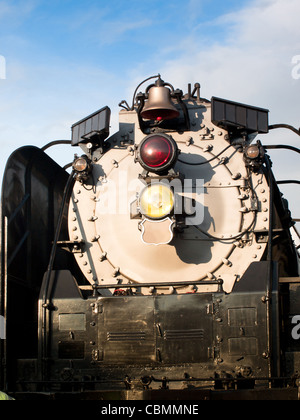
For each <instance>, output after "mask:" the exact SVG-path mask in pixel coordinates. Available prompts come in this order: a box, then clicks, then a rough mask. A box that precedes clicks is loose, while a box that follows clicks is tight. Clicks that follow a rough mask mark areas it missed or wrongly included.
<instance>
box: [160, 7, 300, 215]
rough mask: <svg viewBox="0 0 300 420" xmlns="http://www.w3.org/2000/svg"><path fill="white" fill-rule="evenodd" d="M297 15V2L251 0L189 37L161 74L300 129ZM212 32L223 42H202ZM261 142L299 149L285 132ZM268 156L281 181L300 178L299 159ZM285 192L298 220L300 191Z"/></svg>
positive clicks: (286, 154)
mask: <svg viewBox="0 0 300 420" xmlns="http://www.w3.org/2000/svg"><path fill="white" fill-rule="evenodd" d="M299 15H300V2H299V0H256V1H253V2H251V3H250V4H249V5H248V6H247V7H245V8H243V9H241V10H239V11H237V12H232V13H229V14H227V15H224V16H222V17H219V18H217V19H216V20H214V21H212V22H209V23H206V25H205V27H204V28H203V27H202V26H200V27H198V32H195V31H194V32H193V33H192V34H188V36H187V37H186V39H183V40H182V42H181V45H180V47H182V49H181V53H180V54H179V55H177V56H176V54H175V52H174V56H175V58H174V59H170V60H169V61H168V62H166V63H165V64H164V65H163V66H162V68H160V69H159V71H160V72H161V74H162V77H163V78H165V79H167V81H169V82H170V83H172V84H174V85H175V87H180V88H181V89H183V90H184V88H185V86H186V85H187V82H192V83H195V82H200V84H201V86H202V89H201V94H202V96H204V97H207V98H210V97H211V96H220V97H224V98H227V99H231V100H235V101H239V102H244V103H249V104H251V105H254V106H259V107H264V108H267V109H269V110H270V124H275V123H286V124H291V125H294V126H296V128H299V126H300V112H299V108H300V104H299V91H300V79H297V78H295V77H293V68H294V66H295V65H296V64H295V63H294V62H293V57H294V56H297V55H300V42H299V40H300V25H299ZM208 27H209V28H210V30H212V29H213V28H216V30H220V29H222V31H223V32H224V38H223V40H221V41H220V40H219V41H218V42H216V41H214V42H212V41H210V42H206V43H205V42H203V40H204V39H205V30H207V29H208ZM201 29H202V30H203V31H204V33H203V32H201V31H200V30H201ZM295 71H296V70H295V69H294V73H295ZM299 73H300V71H299ZM297 74H298V73H297ZM261 140H262V141H263V142H264V144H276V143H277V144H278V143H281V144H282V143H283V144H292V145H294V146H296V147H299V144H300V143H299V140H300V139H299V137H297V135H295V134H293V133H291V132H289V131H285V130H278V131H270V133H269V134H268V135H266V136H261ZM270 154H271V157H272V160H273V163H274V165H273V169H274V172H275V174H276V175H277V177H278V178H279V179H290V178H292V179H293V178H296V179H299V174H300V171H299V155H295V154H292V153H291V152H278V151H274V152H270ZM282 190H283V191H284V192H285V191H286V192H287V194H288V197H287V198H288V199H289V201H290V206H291V208H292V210H293V214H294V217H298V218H299V217H300V210H298V209H299V208H300V198H299V197H300V195H299V186H294V187H282ZM291 191H293V194H292V195H291ZM297 212H298V214H297Z"/></svg>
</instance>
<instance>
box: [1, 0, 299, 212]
mask: <svg viewBox="0 0 300 420" xmlns="http://www.w3.org/2000/svg"><path fill="white" fill-rule="evenodd" d="M299 15H300V2H299V0H226V1H224V0H223V1H221V0H187V1H186V2H182V1H181V0H180V1H179V0H165V1H158V0H148V1H147V0H143V1H141V0H139V1H138V0H126V1H125V0H110V1H109V2H107V1H104V0H85V1H79V0H60V1H58V0H51V1H50V0H25V1H24V0H0V56H1V57H2V63H3V59H4V60H5V73H6V78H5V79H4V78H2V79H1V69H0V146H1V155H2V158H1V161H0V181H1V177H2V173H3V170H4V165H5V161H6V160H7V158H8V156H9V155H10V153H11V152H12V151H13V150H15V149H16V148H18V147H20V146H23V145H24V144H33V145H36V146H39V147H41V146H43V145H44V144H46V143H48V142H49V141H51V140H55V139H69V138H70V135H71V132H70V127H71V125H72V124H73V123H75V122H76V121H78V120H79V119H81V118H83V117H85V116H86V115H88V114H90V113H92V112H94V111H95V110H97V109H99V108H101V107H103V106H105V105H108V106H109V107H110V108H111V110H112V130H116V129H117V121H118V112H119V108H118V103H119V102H120V101H121V100H122V99H126V100H127V101H131V98H132V94H133V91H134V89H135V87H136V86H137V84H138V83H139V82H141V81H142V80H143V79H145V78H146V77H149V76H151V75H153V74H157V73H160V74H161V75H162V78H163V79H164V80H166V81H168V82H170V83H172V84H173V85H174V86H175V88H177V87H178V88H180V89H182V90H183V91H186V90H187V84H188V83H192V84H193V83H195V82H200V83H201V93H202V95H203V96H204V97H207V98H210V97H211V96H221V97H225V98H227V99H232V100H237V101H241V102H244V103H249V104H252V105H255V106H261V107H265V108H268V109H270V122H271V123H278V122H285V123H289V124H293V125H295V126H296V127H299V126H300V112H299V108H300V105H299V97H300V95H299V93H300V70H299V73H295V72H294V73H292V70H293V66H294V67H295V64H292V60H293V57H297V56H298V55H299V56H300V25H299V21H298V19H299ZM299 62H300V58H299ZM294 63H295V60H294ZM0 66H1V61H0ZM2 67H3V64H2ZM292 74H294V75H295V74H296V75H298V74H299V79H298V78H295V77H292ZM282 135H283V133H282V132H277V133H275V132H274V133H272V134H270V135H268V137H267V138H266V140H265V141H264V142H265V143H270V142H272V143H274V144H275V143H278V142H280V143H282V142H283V141H285V142H287V143H289V144H294V145H297V146H298V145H299V138H297V136H295V135H293V134H290V133H284V136H283V137H282ZM262 140H264V139H262ZM76 151H77V150H74V148H71V149H64V150H63V151H60V149H58V150H57V151H54V152H53V153H54V157H55V159H58V160H59V162H60V163H61V164H65V163H67V162H68V161H69V160H72V158H73V155H74V153H75V152H76ZM50 153H52V151H51V152H50ZM276 153H277V152H274V156H273V159H274V167H275V170H276V172H277V173H278V177H280V178H295V177H299V169H298V168H299V161H298V157H297V156H296V157H293V156H290V155H285V154H280V156H279V154H276ZM285 188H286V192H287V194H288V195H291V196H292V200H291V201H293V199H294V197H295V196H299V190H298V188H299V187H296V188H297V189H296V190H294V189H290V187H285ZM299 205H300V201H299V200H298V201H296V204H293V203H292V207H294V208H295V210H297V209H298V208H299ZM295 217H300V211H299V212H298V214H297V215H295Z"/></svg>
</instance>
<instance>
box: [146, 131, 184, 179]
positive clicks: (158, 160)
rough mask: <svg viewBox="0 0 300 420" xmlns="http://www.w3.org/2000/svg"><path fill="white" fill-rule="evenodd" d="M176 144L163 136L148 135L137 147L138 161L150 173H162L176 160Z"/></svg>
mask: <svg viewBox="0 0 300 420" xmlns="http://www.w3.org/2000/svg"><path fill="white" fill-rule="evenodd" d="M177 155H178V148H177V144H176V142H175V141H174V140H173V139H172V138H171V137H170V136H167V135H165V134H150V136H147V137H146V138H145V139H144V140H142V142H141V143H140V145H139V147H138V160H139V162H140V164H141V165H142V166H143V168H145V169H147V170H148V171H150V172H163V171H166V170H167V169H169V168H170V167H171V166H172V165H173V164H174V163H175V160H176V159H177Z"/></svg>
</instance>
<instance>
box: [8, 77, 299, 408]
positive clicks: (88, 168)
mask: <svg viewBox="0 0 300 420" xmlns="http://www.w3.org/2000/svg"><path fill="white" fill-rule="evenodd" d="M150 80H151V81H150ZM147 82H148V83H150V84H149V85H148V86H147V88H146V89H145V91H144V92H143V91H141V92H139V89H140V88H141V86H142V85H143V84H145V83H147ZM119 105H120V107H121V108H122V109H121V111H120V113H119V131H118V132H117V133H115V134H113V135H111V136H110V133H109V129H110V114H111V111H110V109H109V108H108V107H104V108H102V109H100V110H99V111H97V112H95V113H94V114H92V115H89V116H88V117H86V118H84V119H82V120H80V121H78V122H77V123H75V124H74V125H73V126H72V128H71V132H72V138H71V140H70V141H67V143H70V145H71V147H74V148H75V150H76V152H77V154H75V157H74V161H73V162H72V163H71V164H69V165H68V164H66V166H65V167H64V168H62V167H61V166H60V165H58V164H57V163H56V162H55V161H54V160H53V159H51V158H50V157H49V156H48V155H47V153H46V150H47V148H48V147H50V146H54V145H56V144H57V143H60V142H59V141H58V142H52V143H50V144H48V145H46V146H45V147H44V148H42V149H40V148H37V147H33V146H25V147H22V148H20V149H18V150H16V151H15V152H14V153H13V154H12V155H11V157H10V158H9V160H8V162H7V164H6V169H5V172H4V177H3V187H2V197H1V198H2V199H1V290H0V292H1V293H0V298H1V301H0V310H1V312H0V313H1V315H2V317H3V319H5V321H6V334H5V337H1V338H2V339H1V347H0V352H1V353H0V355H1V361H2V363H1V367H0V369H1V377H0V380H1V384H0V388H1V389H2V390H5V391H7V392H9V393H11V394H12V395H14V396H15V397H16V398H19V399H22V398H24V399H26V397H28V396H29V395H30V396H32V395H35V396H36V397H39V398H41V399H42V398H45V399H46V398H51V399H55V398H57V399H59V398H67V399H68V398H70V399H71V398H77V399H120V400H122V399H141V400H142V399H188V398H193V399H203V398H206V399H219V398H228V399H231V398H234V399H235V398H276V399H278V398H281V397H282V398H298V386H299V379H300V376H299V372H300V346H299V343H300V341H299V337H298V330H300V328H298V323H299V320H300V314H299V310H300V288H299V284H300V277H299V255H298V250H297V247H296V245H295V243H294V241H293V238H292V234H291V229H292V228H294V229H295V231H296V227H295V221H294V220H293V218H292V216H291V212H290V210H289V208H288V203H287V200H286V199H285V198H284V197H283V195H282V194H281V192H280V190H279V185H280V182H278V181H276V180H275V177H274V174H273V172H272V162H271V159H270V156H269V154H268V150H269V149H272V148H288V149H290V150H293V151H295V152H298V153H299V149H296V148H295V147H292V146H287V145H273V146H268V145H263V144H262V141H261V140H255V138H256V137H257V135H260V134H261V135H263V134H266V133H268V132H269V131H270V130H272V129H275V128H281V127H285V128H287V129H291V130H293V131H294V132H295V133H296V134H298V135H299V134H300V133H299V131H298V130H296V129H295V128H294V127H291V126H288V125H281V124H279V125H276V126H270V125H269V120H268V114H269V111H268V110H267V109H263V108H258V107H254V106H249V105H245V104H241V103H237V102H233V101H228V100H225V99H222V98H218V97H212V98H211V100H207V99H204V98H202V97H201V95H200V85H199V84H198V83H196V84H195V85H194V87H192V85H191V84H189V85H188V92H187V93H186V94H184V93H183V91H182V90H180V89H175V88H174V87H173V86H172V85H171V84H170V83H167V82H165V81H164V80H162V78H161V76H160V75H156V76H153V77H150V78H148V79H146V80H144V81H143V82H142V83H140V84H139V86H138V87H137V88H136V90H135V92H134V95H133V99H132V104H131V105H129V104H128V103H127V102H126V101H122V102H121V103H120V104H119ZM78 147H80V148H81V153H79V154H78V150H79V149H78ZM66 163H68V162H66ZM291 182H297V183H299V181H293V180H292V181H291ZM296 232H297V231H296ZM4 338H5V339H4Z"/></svg>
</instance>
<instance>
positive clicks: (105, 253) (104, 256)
mask: <svg viewBox="0 0 300 420" xmlns="http://www.w3.org/2000/svg"><path fill="white" fill-rule="evenodd" d="M106 256H107V252H103V254H102V255H101V257H100V258H99V260H100V261H104V260H106Z"/></svg>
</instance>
